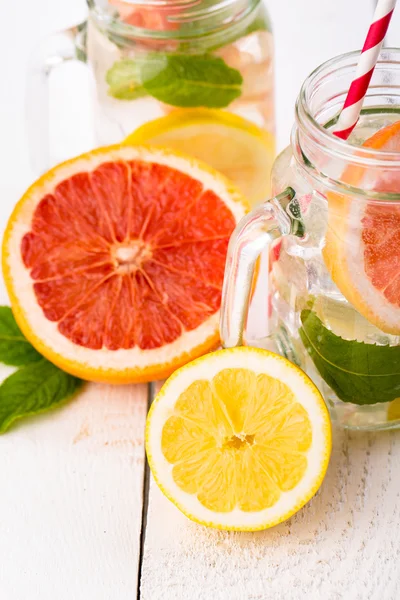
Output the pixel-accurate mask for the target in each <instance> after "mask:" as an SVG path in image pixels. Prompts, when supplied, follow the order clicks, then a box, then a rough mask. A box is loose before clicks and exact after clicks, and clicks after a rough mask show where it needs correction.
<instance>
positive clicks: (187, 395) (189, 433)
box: [146, 348, 331, 531]
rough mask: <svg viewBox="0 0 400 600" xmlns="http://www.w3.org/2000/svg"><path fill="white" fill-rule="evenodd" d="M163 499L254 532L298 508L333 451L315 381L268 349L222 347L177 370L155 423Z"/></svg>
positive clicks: (151, 420) (151, 431)
mask: <svg viewBox="0 0 400 600" xmlns="http://www.w3.org/2000/svg"><path fill="white" fill-rule="evenodd" d="M146 449H147V456H148V460H149V464H150V468H151V471H152V473H153V475H154V478H155V480H156V482H157V484H158V485H159V487H160V488H161V490H162V491H163V493H164V494H165V495H166V496H167V497H168V498H169V499H170V500H171V501H172V502H173V503H174V504H175V505H176V506H177V507H178V508H179V509H180V510H181V511H182V512H183V513H184V514H185V515H186V516H188V517H189V518H190V519H192V520H194V521H196V522H198V523H201V524H202V525H208V526H211V527H217V528H219V529H228V530H237V531H245V530H247V531H254V530H258V529H266V528H268V527H272V526H273V525H276V524H277V523H280V522H282V521H284V520H286V519H288V518H289V517H290V516H291V515H293V514H294V513H295V512H297V511H298V510H299V509H300V508H301V507H302V506H304V504H306V502H308V501H309V500H310V498H312V496H313V495H314V494H315V493H316V492H317V490H318V489H319V487H320V485H321V483H322V480H323V478H324V475H325V472H326V469H327V467H328V462H329V457H330V452H331V427H330V420H329V414H328V410H327V408H326V405H325V403H324V400H323V399H322V396H321V394H320V393H319V392H318V390H317V388H316V387H315V385H314V384H313V383H312V381H311V380H310V379H309V378H308V377H307V376H306V375H305V374H304V373H303V372H302V371H301V370H300V369H299V368H298V367H296V366H294V365H293V364H292V363H290V362H289V361H288V360H286V359H285V358H283V357H281V356H278V355H276V354H273V353H272V352H268V351H267V350H261V349H258V348H234V349H228V350H220V351H218V352H214V353H212V354H209V355H206V356H203V357H202V358H199V359H197V360H195V361H193V362H191V363H189V364H188V365H186V366H185V367H182V368H181V369H179V370H178V371H176V372H175V373H174V374H173V375H172V376H171V377H170V378H169V379H168V381H167V382H166V383H165V384H164V386H163V387H162V389H161V391H160V392H159V394H158V396H157V397H156V399H155V401H154V403H153V405H152V407H151V409H150V412H149V416H148V420H147V426H146Z"/></svg>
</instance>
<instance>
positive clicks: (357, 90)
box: [333, 0, 396, 140]
mask: <svg viewBox="0 0 400 600" xmlns="http://www.w3.org/2000/svg"><path fill="white" fill-rule="evenodd" d="M395 6H396V0H379V2H378V4H377V6H376V9H375V14H374V19H373V21H372V24H371V26H370V28H369V30H368V34H367V38H366V40H365V43H364V46H363V49H362V51H361V55H360V59H359V61H358V65H357V70H356V77H355V79H353V81H352V82H351V86H350V89H349V91H348V93H347V97H346V100H345V103H344V105H343V108H342V112H341V113H340V116H339V120H338V122H337V124H336V127H335V130H334V132H333V133H334V135H336V136H337V137H339V138H342V140H347V138H348V137H349V135H350V134H351V132H352V131H353V129H354V127H355V126H356V125H357V122H358V118H359V116H360V111H361V108H362V105H363V102H364V98H365V94H366V93H367V90H368V86H369V82H370V81H371V77H372V73H373V72H374V69H375V65H376V63H377V60H378V57H379V53H380V51H381V48H382V44H383V40H384V38H385V35H386V32H387V29H388V27H389V23H390V19H391V18H392V14H393V11H394V7H395Z"/></svg>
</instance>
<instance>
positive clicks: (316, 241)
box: [271, 112, 400, 429]
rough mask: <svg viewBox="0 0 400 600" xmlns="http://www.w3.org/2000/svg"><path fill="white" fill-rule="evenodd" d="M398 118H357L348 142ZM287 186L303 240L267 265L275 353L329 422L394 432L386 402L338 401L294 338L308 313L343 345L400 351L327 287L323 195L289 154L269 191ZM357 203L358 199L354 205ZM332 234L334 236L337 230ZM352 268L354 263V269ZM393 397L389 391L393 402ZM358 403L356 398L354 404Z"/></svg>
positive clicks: (285, 246)
mask: <svg viewBox="0 0 400 600" xmlns="http://www.w3.org/2000/svg"><path fill="white" fill-rule="evenodd" d="M399 118H400V113H399V112H393V113H389V114H384V115H377V114H365V115H363V116H362V117H361V119H360V122H359V124H358V126H357V128H356V129H355V131H354V132H353V134H352V137H351V139H350V141H351V142H352V143H353V144H356V145H361V144H362V143H363V142H364V140H366V139H368V138H369V137H371V135H373V133H375V132H376V131H378V130H379V129H381V128H382V127H385V126H387V125H389V124H391V123H393V122H395V121H398V120H399ZM287 185H291V186H292V187H293V188H294V189H295V190H296V192H297V195H298V197H299V198H302V200H301V203H303V207H302V218H303V220H304V224H305V230H306V232H307V233H306V236H305V237H304V239H299V238H295V237H294V236H289V237H287V238H286V239H283V241H282V249H281V252H280V255H279V259H278V260H277V261H275V262H274V263H273V265H272V270H271V284H272V288H273V290H274V291H273V296H272V305H273V309H274V314H275V332H276V336H275V337H276V342H277V345H278V348H279V350H280V352H281V353H282V354H284V355H286V356H287V357H288V358H289V359H291V360H292V361H293V362H295V363H297V364H298V365H299V366H301V367H302V368H303V369H304V370H305V371H306V372H307V373H308V374H309V375H310V376H311V378H312V379H313V380H314V381H315V382H316V384H317V386H318V388H319V389H320V391H321V392H322V394H323V396H324V398H325V399H326V401H327V403H328V405H329V406H330V408H331V412H332V414H333V416H334V418H335V419H336V420H337V421H338V422H339V423H340V424H341V425H342V426H345V427H349V428H355V429H376V428H390V427H399V426H400V420H399V419H394V418H393V417H391V403H390V402H379V403H376V404H370V405H360V404H356V403H351V402H343V401H341V399H340V398H339V397H338V395H337V394H336V393H335V391H334V390H333V389H332V387H331V386H330V385H328V383H327V381H326V380H325V378H324V377H323V376H321V372H320V371H319V370H318V366H317V365H316V363H314V360H313V359H312V357H311V356H310V355H309V353H308V352H307V351H306V349H305V347H304V344H303V342H302V339H301V336H300V329H301V327H302V321H301V315H302V311H303V310H305V309H306V310H307V309H309V308H311V310H312V311H313V313H314V314H315V315H316V316H317V317H318V319H320V321H321V322H322V324H323V326H324V327H325V328H326V329H327V330H328V331H331V332H333V333H334V334H335V335H336V336H340V337H341V338H342V339H343V340H348V341H357V342H364V343H366V344H375V345H378V346H400V336H398V335H391V334H390V333H385V332H384V331H382V330H381V329H380V328H379V326H377V324H376V323H374V322H371V321H370V320H368V319H367V318H366V317H365V316H363V315H362V314H361V313H360V312H359V311H358V310H357V309H356V308H355V307H354V306H353V305H352V304H351V302H349V301H348V299H346V297H345V296H344V295H343V294H342V293H341V291H340V290H339V289H338V287H337V286H336V285H335V283H334V282H333V280H332V277H331V273H330V271H329V270H328V269H327V267H326V265H325V260H324V256H323V248H324V247H325V244H326V239H327V228H328V227H329V226H330V224H329V206H328V203H329V195H324V194H322V193H318V192H316V191H315V190H311V189H309V188H308V187H307V185H306V184H305V182H304V181H302V180H301V179H300V178H299V176H298V174H297V173H296V172H295V168H294V166H293V159H292V158H291V155H290V151H289V150H287V151H285V152H284V153H283V155H281V157H280V158H279V159H278V161H277V164H276V167H275V173H274V187H275V190H279V191H282V189H284V188H285V187H286V186H287ZM399 193H400V190H399ZM353 201H354V200H353ZM355 201H357V199H356V200H355ZM362 201H363V200H362V199H360V202H362ZM393 206H396V208H395V209H394V210H396V211H398V210H399V206H398V204H397V203H395V204H394V205H393ZM331 208H332V207H331ZM303 209H304V210H303ZM396 214H398V213H396ZM335 233H336V234H337V235H338V236H339V235H340V232H339V230H337V231H336V232H335ZM354 235H355V236H358V235H362V230H361V225H360V228H359V230H357V229H355V230H354ZM349 239H352V238H349ZM341 243H347V244H348V245H349V241H348V240H347V242H346V241H344V240H341ZM348 248H349V252H352V251H353V250H352V249H351V248H350V246H348ZM399 252H400V251H399V250H398V248H397V247H393V258H394V259H395V257H397V255H398V253H399ZM356 264H357V263H356V262H355V263H354V269H355V270H356ZM378 312H379V311H378ZM371 374H372V375H373V374H374V373H371ZM396 389H397V386H396ZM399 396H400V393H399ZM395 397H396V391H395V389H394V390H393V400H395ZM362 400H363V399H362V398H360V402H362Z"/></svg>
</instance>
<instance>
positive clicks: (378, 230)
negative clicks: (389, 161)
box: [323, 121, 400, 334]
mask: <svg viewBox="0 0 400 600" xmlns="http://www.w3.org/2000/svg"><path fill="white" fill-rule="evenodd" d="M363 146H364V147H366V148H372V149H375V150H383V151H391V152H400V121H397V122H395V123H392V124H390V125H388V126H387V127H384V128H383V129H380V130H379V131H377V132H376V133H375V134H374V135H373V136H372V137H370V138H369V139H368V140H367V141H366V142H364V144H363ZM375 173H376V172H375ZM342 180H343V181H345V182H346V183H348V184H350V185H351V186H353V187H359V188H360V187H363V186H366V187H368V189H371V190H374V191H376V192H381V193H382V194H386V193H388V192H391V193H398V194H400V172H395V171H394V172H393V171H392V172H391V173H390V174H389V171H388V170H387V171H385V172H382V173H380V174H379V175H371V173H369V172H368V171H367V170H366V169H364V168H362V167H354V166H351V167H348V168H347V169H346V171H345V172H344V174H343V176H342ZM327 196H328V203H329V219H328V229H327V233H326V245H325V248H324V250H323V256H324V260H325V264H326V266H327V268H328V270H329V272H330V274H331V276H332V279H333V281H334V282H335V284H336V285H337V287H338V288H339V290H340V291H341V292H342V294H343V295H344V296H345V298H346V299H347V300H348V301H349V302H350V303H351V304H352V305H353V306H354V307H355V308H356V309H357V310H358V311H359V313H360V314H362V315H363V316H364V317H365V318H366V319H368V321H370V322H371V323H372V324H373V325H375V326H376V327H378V328H379V329H381V330H382V331H384V332H385V333H391V334H399V333H400V202H393V201H391V202H390V201H387V202H384V201H383V200H381V201H373V200H368V201H365V200H364V199H363V198H362V197H354V198H351V197H350V196H344V195H340V194H334V193H328V195H327Z"/></svg>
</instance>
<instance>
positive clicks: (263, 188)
mask: <svg viewBox="0 0 400 600" xmlns="http://www.w3.org/2000/svg"><path fill="white" fill-rule="evenodd" d="M125 143H126V144H149V145H152V146H160V147H167V148H170V149H172V150H175V151H179V152H183V153H184V154H187V155H189V156H193V157H194V158H196V159H199V160H202V161H204V162H205V163H207V164H209V165H210V166H212V167H213V168H214V169H216V170H217V171H220V172H221V173H223V174H224V175H225V176H226V177H228V178H229V179H231V181H233V182H234V183H235V184H236V185H237V187H238V188H239V189H240V191H241V192H242V193H243V194H244V195H245V196H246V197H247V199H248V200H249V202H250V203H251V204H252V205H255V204H258V203H259V202H262V201H263V200H267V199H268V197H269V194H270V171H271V167H272V163H273V160H274V157H275V140H274V138H273V136H272V135H271V134H269V133H267V132H266V131H264V130H262V129H260V128H259V127H257V126H256V125H254V124H253V123H251V122H250V121H248V120H247V119H244V118H243V117H239V116H237V115H233V114H231V113H228V112H226V111H221V110H212V109H206V108H204V109H191V110H188V109H186V110H176V111H173V112H172V113H170V114H169V115H167V116H165V117H161V118H160V119H156V120H154V121H150V122H149V123H146V124H145V125H143V126H142V127H139V128H138V129H137V130H136V131H134V132H133V133H132V134H131V135H129V136H128V137H127V138H126V140H125Z"/></svg>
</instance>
